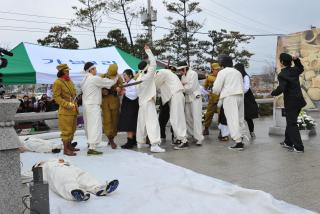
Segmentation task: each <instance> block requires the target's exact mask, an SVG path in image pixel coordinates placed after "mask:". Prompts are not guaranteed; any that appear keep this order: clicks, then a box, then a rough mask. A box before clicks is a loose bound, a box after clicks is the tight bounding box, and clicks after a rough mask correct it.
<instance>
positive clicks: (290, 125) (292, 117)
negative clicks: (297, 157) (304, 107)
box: [284, 109, 304, 150]
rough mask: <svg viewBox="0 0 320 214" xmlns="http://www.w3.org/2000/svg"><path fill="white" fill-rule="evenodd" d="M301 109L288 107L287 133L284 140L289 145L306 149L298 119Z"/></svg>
mask: <svg viewBox="0 0 320 214" xmlns="http://www.w3.org/2000/svg"><path fill="white" fill-rule="evenodd" d="M300 111H301V109H286V121H287V126H286V133H285V140H284V142H285V143H286V144H287V145H288V146H294V148H296V149H297V150H304V146H303V143H302V140H301V136H300V132H299V128H298V126H297V119H298V115H299V113H300Z"/></svg>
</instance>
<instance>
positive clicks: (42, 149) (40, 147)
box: [21, 137, 62, 153]
mask: <svg viewBox="0 0 320 214" xmlns="http://www.w3.org/2000/svg"><path fill="white" fill-rule="evenodd" d="M21 143H22V145H23V146H24V147H25V148H26V149H27V150H28V151H32V152H39V153H47V152H52V150H53V149H62V144H61V143H60V142H59V143H57V142H53V141H50V140H43V139H40V138H33V137H30V138H27V139H26V140H24V141H21Z"/></svg>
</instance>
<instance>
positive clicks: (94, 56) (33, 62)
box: [0, 43, 140, 85]
mask: <svg viewBox="0 0 320 214" xmlns="http://www.w3.org/2000/svg"><path fill="white" fill-rule="evenodd" d="M11 52H12V53H13V54H14V56H13V57H7V56H6V57H5V58H6V59H8V66H7V67H6V68H4V69H1V70H0V79H1V82H2V83H3V84H6V85H13V84H53V82H54V80H55V79H56V78H57V76H56V74H57V69H56V66H57V65H58V64H60V63H66V64H68V65H69V67H70V68H71V71H70V76H71V79H72V81H73V82H74V83H75V84H78V83H80V82H81V80H82V79H83V76H84V72H83V66H84V63H85V62H88V61H91V62H93V63H95V64H96V67H97V70H98V73H105V72H106V70H107V69H108V67H109V65H110V64H114V63H116V64H118V67H119V70H118V71H119V73H120V74H121V73H122V72H123V71H124V70H125V69H128V68H130V69H132V70H134V71H135V70H137V65H138V63H139V62H140V59H138V58H136V57H134V56H132V55H130V54H128V53H126V52H124V51H122V50H121V49H119V48H117V47H115V46H113V47H106V48H95V49H82V50H70V49H59V48H52V47H45V46H40V45H35V44H30V43H20V44H19V45H18V46H16V47H15V48H13V49H12V50H11Z"/></svg>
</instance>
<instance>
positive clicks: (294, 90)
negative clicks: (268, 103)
mask: <svg viewBox="0 0 320 214" xmlns="http://www.w3.org/2000/svg"><path fill="white" fill-rule="evenodd" d="M294 65H295V66H294V67H285V68H283V69H281V72H280V74H279V75H278V81H279V86H278V87H277V88H276V89H275V90H273V91H272V93H271V95H272V96H278V95H280V94H282V93H283V98H284V107H285V108H286V109H287V110H292V109H301V108H302V107H304V106H305V105H306V101H305V100H304V98H303V95H302V91H301V87H300V82H299V76H300V74H301V73H302V72H303V70H304V68H303V65H302V64H301V62H300V60H299V59H296V60H294Z"/></svg>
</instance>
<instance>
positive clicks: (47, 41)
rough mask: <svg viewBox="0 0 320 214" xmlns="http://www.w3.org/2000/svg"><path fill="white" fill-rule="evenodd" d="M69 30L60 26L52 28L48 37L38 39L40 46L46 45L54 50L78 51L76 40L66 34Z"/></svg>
mask: <svg viewBox="0 0 320 214" xmlns="http://www.w3.org/2000/svg"><path fill="white" fill-rule="evenodd" d="M68 32H70V28H68V27H62V26H53V27H52V28H51V29H50V31H49V35H48V36H46V37H45V38H44V39H38V40H37V42H38V44H40V45H46V46H51V47H56V48H65V49H78V47H79V45H78V40H77V39H76V38H74V37H72V36H71V35H69V34H68Z"/></svg>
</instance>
